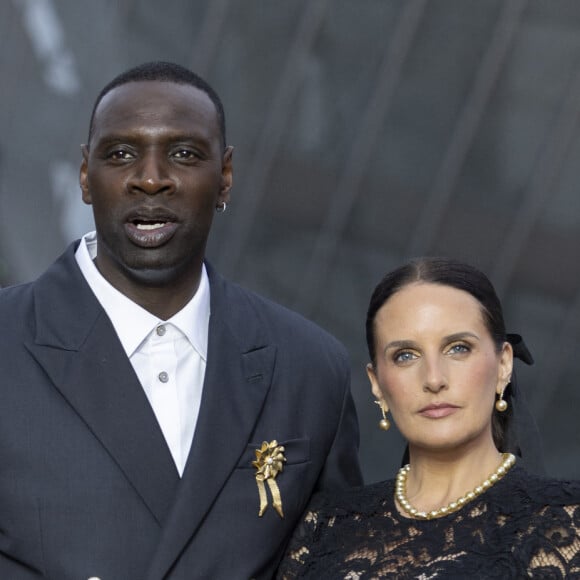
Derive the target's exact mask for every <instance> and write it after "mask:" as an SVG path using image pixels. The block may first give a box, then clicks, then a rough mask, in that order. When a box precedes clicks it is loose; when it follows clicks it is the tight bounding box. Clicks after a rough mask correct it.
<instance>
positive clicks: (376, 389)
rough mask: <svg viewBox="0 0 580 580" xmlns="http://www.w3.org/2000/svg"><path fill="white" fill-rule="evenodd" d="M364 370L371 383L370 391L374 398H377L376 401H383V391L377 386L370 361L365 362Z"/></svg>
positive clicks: (377, 382) (373, 368)
mask: <svg viewBox="0 0 580 580" xmlns="http://www.w3.org/2000/svg"><path fill="white" fill-rule="evenodd" d="M366 371H367V377H368V378H369V381H370V383H371V391H372V393H373V395H374V397H375V399H377V401H383V393H382V391H381V388H380V387H379V381H378V379H377V374H376V371H375V367H374V366H373V364H372V363H368V364H367V367H366Z"/></svg>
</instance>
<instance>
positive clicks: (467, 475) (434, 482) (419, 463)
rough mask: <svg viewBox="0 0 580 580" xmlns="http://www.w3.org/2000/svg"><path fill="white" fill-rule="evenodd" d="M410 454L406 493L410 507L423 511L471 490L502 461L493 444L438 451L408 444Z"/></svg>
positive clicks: (444, 504)
mask: <svg viewBox="0 0 580 580" xmlns="http://www.w3.org/2000/svg"><path fill="white" fill-rule="evenodd" d="M410 458H411V460H410V466H411V469H410V471H409V473H408V475H407V481H406V497H407V500H408V501H409V502H410V503H411V504H412V505H413V507H415V508H417V509H419V510H420V511H425V512H430V511H432V510H436V509H439V508H441V507H443V506H446V505H448V504H449V503H451V502H454V501H456V500H457V499H458V498H460V497H462V496H464V495H465V494H466V493H467V492H469V491H472V490H473V489H474V488H476V487H477V486H478V485H480V484H481V483H482V482H483V481H484V480H485V479H487V478H488V477H489V476H490V475H491V474H492V473H493V472H494V471H495V470H496V469H497V468H498V467H499V465H500V464H501V462H502V454H501V453H500V452H499V451H498V450H497V449H496V448H495V446H494V445H493V444H491V445H488V446H486V447H484V448H479V449H469V450H461V451H457V450H455V451H453V452H439V453H433V452H431V451H427V450H424V449H421V450H419V449H412V448H411V449H410Z"/></svg>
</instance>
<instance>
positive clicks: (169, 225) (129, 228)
mask: <svg viewBox="0 0 580 580" xmlns="http://www.w3.org/2000/svg"><path fill="white" fill-rule="evenodd" d="M177 227H178V226H177V223H175V222H172V221H154V220H152V221H147V222H145V221H142V222H141V221H137V222H126V223H125V232H126V234H127V237H128V238H129V240H131V242H133V243H134V244H135V245H136V246H140V247H141V248H158V247H159V246H162V245H163V244H166V243H167V242H168V241H169V240H170V239H171V238H172V237H173V235H174V234H175V232H176V230H177Z"/></svg>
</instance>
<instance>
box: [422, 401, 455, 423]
mask: <svg viewBox="0 0 580 580" xmlns="http://www.w3.org/2000/svg"><path fill="white" fill-rule="evenodd" d="M457 409H459V407H456V406H455V405H445V404H443V405H429V406H428V407H424V408H423V409H421V410H420V411H419V415H422V416H423V417H428V418H429V419H441V418H442V417H447V416H449V415H452V414H453V413H455V411H457Z"/></svg>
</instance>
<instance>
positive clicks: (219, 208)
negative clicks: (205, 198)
mask: <svg viewBox="0 0 580 580" xmlns="http://www.w3.org/2000/svg"><path fill="white" fill-rule="evenodd" d="M227 207H228V204H227V203H226V202H225V201H223V202H222V204H221V205H216V206H215V210H216V212H217V213H224V211H226V209H227Z"/></svg>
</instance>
